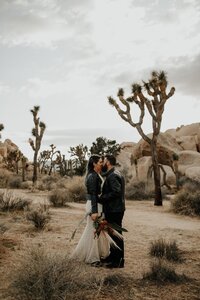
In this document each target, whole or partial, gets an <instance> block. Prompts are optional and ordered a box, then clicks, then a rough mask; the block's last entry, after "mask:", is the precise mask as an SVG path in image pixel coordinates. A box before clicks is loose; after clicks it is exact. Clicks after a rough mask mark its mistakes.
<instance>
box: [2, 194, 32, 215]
mask: <svg viewBox="0 0 200 300" xmlns="http://www.w3.org/2000/svg"><path fill="white" fill-rule="evenodd" d="M29 204H30V201H29V200H27V199H23V198H21V197H18V196H15V195H14V194H13V193H12V192H10V191H5V192H4V193H1V194H0V211H7V212H8V211H19V210H24V209H27V207H28V206H29Z"/></svg>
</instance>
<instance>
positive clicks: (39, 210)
mask: <svg viewBox="0 0 200 300" xmlns="http://www.w3.org/2000/svg"><path fill="white" fill-rule="evenodd" d="M50 218H51V217H50V213H49V207H48V206H47V205H40V206H38V207H36V208H32V209H30V210H28V211H27V212H26V219H27V220H28V221H30V222H32V223H33V225H34V226H35V228H36V229H37V230H42V229H44V227H45V226H46V225H47V223H48V222H49V221H50Z"/></svg>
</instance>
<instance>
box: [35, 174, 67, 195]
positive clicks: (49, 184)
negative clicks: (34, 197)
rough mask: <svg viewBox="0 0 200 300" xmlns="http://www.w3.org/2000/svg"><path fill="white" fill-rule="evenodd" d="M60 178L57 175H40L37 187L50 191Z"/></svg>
mask: <svg viewBox="0 0 200 300" xmlns="http://www.w3.org/2000/svg"><path fill="white" fill-rule="evenodd" d="M60 180H61V178H60V176H59V175H45V176H41V178H39V180H38V182H37V188H38V189H39V190H41V191H45V190H48V191H51V190H53V189H55V188H56V187H57V186H58V184H59V182H60Z"/></svg>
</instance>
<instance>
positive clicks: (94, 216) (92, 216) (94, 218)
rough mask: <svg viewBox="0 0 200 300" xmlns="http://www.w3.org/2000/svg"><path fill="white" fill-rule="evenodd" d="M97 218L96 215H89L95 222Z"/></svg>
mask: <svg viewBox="0 0 200 300" xmlns="http://www.w3.org/2000/svg"><path fill="white" fill-rule="evenodd" d="M97 218H98V213H94V214H91V219H92V220H93V221H95V220H96V219H97Z"/></svg>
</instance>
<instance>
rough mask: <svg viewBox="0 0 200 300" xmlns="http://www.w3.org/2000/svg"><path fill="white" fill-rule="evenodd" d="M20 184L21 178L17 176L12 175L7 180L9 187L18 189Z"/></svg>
mask: <svg viewBox="0 0 200 300" xmlns="http://www.w3.org/2000/svg"><path fill="white" fill-rule="evenodd" d="M21 184H22V178H21V177H19V176H12V177H11V178H10V179H9V181H8V186H9V188H11V189H20V188H21Z"/></svg>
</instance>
